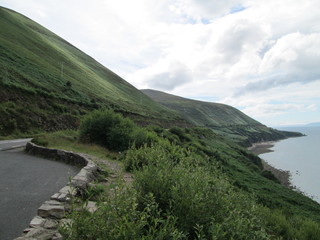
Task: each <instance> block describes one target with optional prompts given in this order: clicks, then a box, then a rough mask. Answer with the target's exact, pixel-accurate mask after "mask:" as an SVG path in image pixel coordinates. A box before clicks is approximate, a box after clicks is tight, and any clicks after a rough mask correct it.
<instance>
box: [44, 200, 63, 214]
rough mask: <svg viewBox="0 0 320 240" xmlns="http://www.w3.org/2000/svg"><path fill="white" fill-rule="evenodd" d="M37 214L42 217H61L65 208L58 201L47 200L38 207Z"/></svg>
mask: <svg viewBox="0 0 320 240" xmlns="http://www.w3.org/2000/svg"><path fill="white" fill-rule="evenodd" d="M38 215H39V216H40V217H44V218H47V217H53V218H59V219H61V218H63V216H64V215H65V209H64V206H63V205H62V204H61V203H60V202H58V201H54V200H49V201H46V202H45V203H44V204H42V205H41V207H40V208H39V209H38Z"/></svg>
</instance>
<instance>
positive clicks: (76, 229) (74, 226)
mask: <svg viewBox="0 0 320 240" xmlns="http://www.w3.org/2000/svg"><path fill="white" fill-rule="evenodd" d="M137 206H138V204H137V198H136V192H135V191H134V190H133V189H128V188H127V187H124V186H121V185H120V186H119V187H118V188H115V189H114V194H113V195H112V196H109V197H108V199H107V201H106V202H104V203H100V204H99V208H98V210H97V211H96V212H94V213H93V214H90V213H89V212H87V211H86V210H85V209H82V210H80V211H73V212H72V213H71V215H70V216H69V218H71V219H72V220H73V221H72V223H71V224H69V225H64V226H63V227H62V228H61V229H60V231H61V232H62V234H63V236H64V239H66V240H78V239H81V240H92V239H100V240H126V239H128V240H129V239H130V240H140V239H144V240H162V239H172V240H180V239H181V240H182V239H187V238H186V235H185V234H183V233H182V232H180V231H179V230H178V229H177V227H176V218H175V217H173V216H172V215H170V213H168V212H166V213H165V212H162V211H161V210H160V209H159V206H158V204H157V203H156V202H155V199H154V197H153V196H152V194H148V195H146V196H145V198H144V206H143V207H142V209H138V207H137Z"/></svg>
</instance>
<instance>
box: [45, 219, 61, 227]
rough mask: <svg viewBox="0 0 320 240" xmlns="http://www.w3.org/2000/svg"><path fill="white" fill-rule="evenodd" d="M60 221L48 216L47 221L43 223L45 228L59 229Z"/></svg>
mask: <svg viewBox="0 0 320 240" xmlns="http://www.w3.org/2000/svg"><path fill="white" fill-rule="evenodd" d="M58 225H59V223H58V222H57V221H55V220H53V219H49V218H47V219H46V220H45V222H44V223H43V228H45V229H57V228H58Z"/></svg>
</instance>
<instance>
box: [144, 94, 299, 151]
mask: <svg viewBox="0 0 320 240" xmlns="http://www.w3.org/2000/svg"><path fill="white" fill-rule="evenodd" d="M141 91H142V92H143V93H145V94H146V95H147V96H149V97H150V98H152V99H153V100H155V101H156V102H159V103H161V104H162V105H164V106H165V107H167V108H170V109H172V110H175V111H177V112H178V113H180V115H181V116H182V117H183V118H185V119H186V120H188V121H189V122H191V123H192V124H194V125H195V126H200V127H208V128H210V129H212V130H213V131H214V132H216V133H218V134H220V135H223V136H226V137H228V138H230V139H232V140H234V141H236V142H238V143H241V144H242V145H245V146H248V145H250V144H252V143H254V142H260V141H267V140H276V139H283V138H286V137H288V136H294V135H299V134H295V133H290V132H284V131H278V130H275V129H272V128H268V127H266V126H265V125H263V124H261V123H260V122H258V121H256V120H254V119H252V118H250V117H249V116H247V115H246V114H244V113H243V112H241V111H239V110H238V109H236V108H234V107H231V106H228V105H225V104H220V103H210V102H203V101H196V100H191V99H187V98H182V97H178V96H174V95H171V94H167V93H164V92H160V91H155V90H150V89H144V90H141Z"/></svg>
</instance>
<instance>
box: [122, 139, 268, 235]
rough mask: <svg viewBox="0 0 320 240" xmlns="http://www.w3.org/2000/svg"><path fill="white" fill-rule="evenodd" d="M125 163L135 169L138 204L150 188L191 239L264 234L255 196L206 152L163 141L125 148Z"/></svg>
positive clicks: (158, 202) (141, 204) (161, 205)
mask: <svg viewBox="0 0 320 240" xmlns="http://www.w3.org/2000/svg"><path fill="white" fill-rule="evenodd" d="M125 164H126V166H127V168H128V167H130V168H131V169H132V168H133V169H135V170H136V171H135V182H134V186H135V188H136V190H137V192H138V203H139V206H142V207H141V208H142V209H143V206H145V204H146V203H145V196H147V195H148V194H150V193H151V194H152V196H154V198H155V202H156V204H157V205H158V206H159V209H160V210H161V212H167V211H170V213H171V214H172V215H173V216H174V217H175V218H176V219H177V222H176V225H177V227H178V229H179V231H181V232H183V233H186V234H187V235H188V236H189V239H268V236H267V234H266V232H265V231H264V229H263V227H262V224H261V221H260V220H259V217H258V215H257V214H256V211H255V204H254V202H253V200H252V199H250V198H249V197H247V196H246V195H245V194H243V193H242V192H241V191H239V190H236V189H235V188H234V187H232V185H231V184H230V183H229V182H228V180H227V178H226V177H225V176H224V175H223V174H222V173H221V172H220V171H219V170H218V169H217V168H216V167H215V166H214V164H212V163H209V162H207V160H206V159H205V158H202V157H201V156H199V155H197V154H195V153H193V152H190V151H189V150H187V149H183V148H182V147H179V146H176V145H174V144H170V143H168V142H167V141H163V142H160V143H158V144H156V145H153V146H151V147H147V146H145V147H142V148H140V149H139V150H134V149H131V150H129V151H128V152H127V156H126V158H125Z"/></svg>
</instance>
